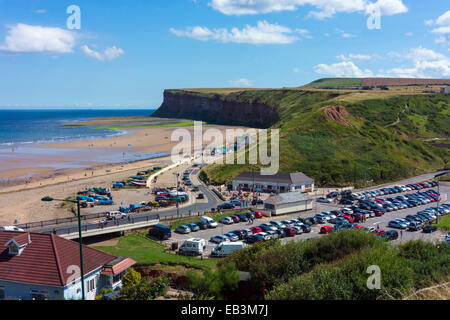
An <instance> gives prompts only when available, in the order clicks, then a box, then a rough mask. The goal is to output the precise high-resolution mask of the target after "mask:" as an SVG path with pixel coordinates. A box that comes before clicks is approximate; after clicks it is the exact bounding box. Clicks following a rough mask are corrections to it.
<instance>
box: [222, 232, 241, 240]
mask: <svg viewBox="0 0 450 320" xmlns="http://www.w3.org/2000/svg"><path fill="white" fill-rule="evenodd" d="M224 236H225V237H228V238H229V239H230V241H231V242H236V241H239V237H238V236H237V235H235V234H234V233H232V232H228V233H225V234H224Z"/></svg>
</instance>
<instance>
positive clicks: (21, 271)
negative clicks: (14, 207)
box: [0, 231, 136, 300]
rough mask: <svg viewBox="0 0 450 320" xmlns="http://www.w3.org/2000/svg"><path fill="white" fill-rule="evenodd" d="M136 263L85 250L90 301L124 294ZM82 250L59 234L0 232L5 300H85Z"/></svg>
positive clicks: (1, 286)
mask: <svg viewBox="0 0 450 320" xmlns="http://www.w3.org/2000/svg"><path fill="white" fill-rule="evenodd" d="M135 263H136V262H135V261H134V260H132V259H130V258H126V257H117V256H114V255H112V254H109V253H106V252H103V251H100V250H97V249H94V248H91V247H88V246H85V245H83V266H84V268H83V269H84V290H85V298H86V300H95V296H96V295H98V294H99V293H100V291H101V289H103V288H105V289H113V290H116V289H120V287H121V286H122V278H123V276H124V275H125V274H126V273H127V271H128V269H129V268H130V267H131V266H133V265H134V264H135ZM81 290H82V283H81V268H80V247H79V244H78V243H77V242H74V241H71V240H66V239H64V238H61V237H58V236H57V235H54V234H45V233H34V232H17V231H0V300H3V299H19V300H61V299H65V300H79V299H81V298H82V292H81Z"/></svg>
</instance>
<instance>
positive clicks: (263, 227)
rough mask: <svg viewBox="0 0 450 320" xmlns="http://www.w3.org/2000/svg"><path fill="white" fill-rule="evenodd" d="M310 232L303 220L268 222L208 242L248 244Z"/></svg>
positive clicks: (308, 226) (212, 238)
mask: <svg viewBox="0 0 450 320" xmlns="http://www.w3.org/2000/svg"><path fill="white" fill-rule="evenodd" d="M309 232H311V226H310V225H309V224H306V223H305V220H304V219H301V218H300V219H292V220H283V221H270V222H266V223H262V224H260V225H259V226H254V227H250V228H246V229H240V230H234V231H231V232H228V233H226V234H224V235H217V236H213V237H211V239H210V242H213V243H221V242H236V241H241V240H243V241H245V242H247V243H249V244H252V243H255V242H261V241H267V240H271V239H279V238H285V237H294V236H296V235H299V234H302V233H309Z"/></svg>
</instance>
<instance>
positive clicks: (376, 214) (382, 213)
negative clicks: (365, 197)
mask: <svg viewBox="0 0 450 320" xmlns="http://www.w3.org/2000/svg"><path fill="white" fill-rule="evenodd" d="M373 212H374V213H375V216H376V217H381V216H382V215H384V212H383V211H382V210H380V209H375V210H373Z"/></svg>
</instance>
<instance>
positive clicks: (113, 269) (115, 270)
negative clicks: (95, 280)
mask: <svg viewBox="0 0 450 320" xmlns="http://www.w3.org/2000/svg"><path fill="white" fill-rule="evenodd" d="M134 264H136V261H134V260H133V259H130V258H126V259H125V260H123V261H121V262H119V263H118V264H116V265H113V266H105V267H103V270H102V274H113V275H116V274H119V273H121V272H122V271H124V270H126V269H128V268H129V267H131V266H133V265H134Z"/></svg>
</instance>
